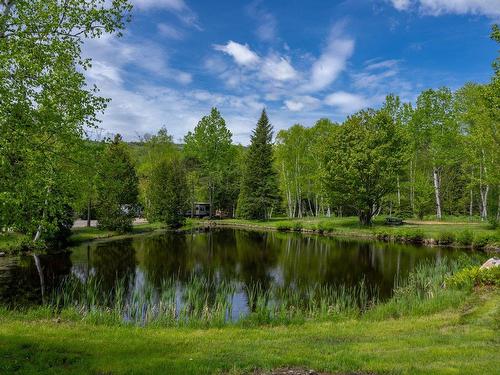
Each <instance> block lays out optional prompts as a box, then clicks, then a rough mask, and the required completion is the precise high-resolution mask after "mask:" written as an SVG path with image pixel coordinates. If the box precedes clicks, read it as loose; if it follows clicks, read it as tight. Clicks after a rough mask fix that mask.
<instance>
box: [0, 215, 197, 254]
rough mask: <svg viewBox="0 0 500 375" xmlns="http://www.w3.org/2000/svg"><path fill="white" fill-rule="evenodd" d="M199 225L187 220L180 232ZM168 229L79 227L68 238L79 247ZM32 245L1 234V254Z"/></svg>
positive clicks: (18, 236)
mask: <svg viewBox="0 0 500 375" xmlns="http://www.w3.org/2000/svg"><path fill="white" fill-rule="evenodd" d="M197 225H199V223H198V222H195V221H193V220H191V219H187V220H186V223H185V224H184V225H183V226H182V227H181V228H179V230H188V229H191V228H193V227H195V226H197ZM167 229H168V228H167V227H166V226H165V225H164V224H161V223H140V224H135V225H133V226H132V229H131V230H130V232H128V233H119V232H116V231H112V230H107V229H101V228H97V227H79V228H73V229H71V235H70V237H69V238H68V243H69V244H70V245H77V244H79V243H82V242H86V241H93V240H98V239H104V238H111V237H113V238H125V237H128V236H133V235H137V234H143V233H148V232H152V231H156V230H167ZM31 246H32V243H31V242H30V238H29V237H28V236H25V235H23V234H20V233H16V232H9V233H0V252H5V253H7V254H16V253H18V252H21V251H29V250H30V249H31Z"/></svg>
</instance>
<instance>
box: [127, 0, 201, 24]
mask: <svg viewBox="0 0 500 375" xmlns="http://www.w3.org/2000/svg"><path fill="white" fill-rule="evenodd" d="M132 4H133V5H134V8H135V9H138V10H139V11H148V10H157V9H165V10H168V11H170V12H172V13H174V14H175V15H176V16H177V17H178V18H179V19H180V20H181V21H182V22H183V23H184V24H186V25H188V26H191V27H194V28H196V29H198V30H201V29H202V28H201V26H200V25H199V23H198V15H197V14H196V13H195V12H194V11H193V10H192V9H191V8H190V7H189V6H188V5H187V4H186V2H185V1H184V0H132Z"/></svg>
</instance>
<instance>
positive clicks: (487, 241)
mask: <svg viewBox="0 0 500 375" xmlns="http://www.w3.org/2000/svg"><path fill="white" fill-rule="evenodd" d="M496 243H500V237H499V236H498V235H496V234H483V235H477V236H476V237H475V238H474V241H473V242H472V246H473V247H475V248H478V249H482V248H483V247H486V246H488V245H493V244H496Z"/></svg>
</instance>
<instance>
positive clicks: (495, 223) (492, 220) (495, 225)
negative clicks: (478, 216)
mask: <svg viewBox="0 0 500 375" xmlns="http://www.w3.org/2000/svg"><path fill="white" fill-rule="evenodd" d="M488 223H489V227H490V229H493V230H495V229H498V224H499V223H498V220H497V218H496V217H495V216H490V218H489V219H488Z"/></svg>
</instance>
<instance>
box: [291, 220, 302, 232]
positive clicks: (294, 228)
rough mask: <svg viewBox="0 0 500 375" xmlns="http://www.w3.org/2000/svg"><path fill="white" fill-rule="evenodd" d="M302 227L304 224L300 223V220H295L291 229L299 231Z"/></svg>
mask: <svg viewBox="0 0 500 375" xmlns="http://www.w3.org/2000/svg"><path fill="white" fill-rule="evenodd" d="M303 227H304V226H303V225H302V222H300V221H296V222H295V223H293V230H294V231H297V232H300V231H301V230H302V228H303Z"/></svg>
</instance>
